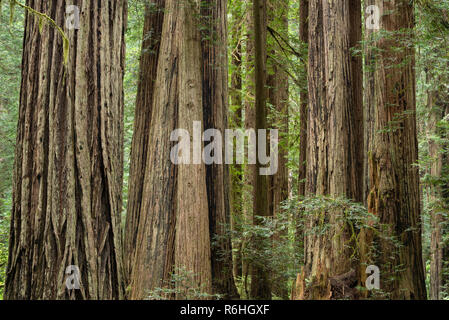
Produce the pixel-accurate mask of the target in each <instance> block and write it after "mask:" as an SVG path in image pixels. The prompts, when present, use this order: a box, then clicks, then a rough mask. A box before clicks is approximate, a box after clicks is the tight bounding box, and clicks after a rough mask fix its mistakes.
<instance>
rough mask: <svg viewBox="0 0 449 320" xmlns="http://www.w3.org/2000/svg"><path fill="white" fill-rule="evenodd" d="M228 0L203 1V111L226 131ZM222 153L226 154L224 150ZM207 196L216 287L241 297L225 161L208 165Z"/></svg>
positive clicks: (209, 123) (209, 124)
mask: <svg viewBox="0 0 449 320" xmlns="http://www.w3.org/2000/svg"><path fill="white" fill-rule="evenodd" d="M226 14H227V5H226V0H209V1H206V2H205V3H204V4H203V5H202V9H201V17H202V19H203V21H202V24H204V26H203V32H202V39H203V41H202V57H203V59H202V61H203V78H202V79H203V80H202V81H203V112H204V127H205V130H208V129H217V130H219V131H220V132H222V133H223V132H225V129H227V126H228V61H227V17H226ZM222 157H223V159H224V158H225V154H224V151H222ZM206 183H207V200H208V204H209V223H210V235H211V243H213V244H214V245H213V246H212V253H211V257H212V287H213V292H214V293H215V294H220V295H223V296H224V298H225V299H230V298H237V297H238V293H237V288H236V286H235V283H234V277H233V273H232V246H231V238H230V237H229V236H228V235H227V232H226V228H227V227H226V226H228V225H229V223H230V215H231V212H230V197H229V186H230V176H229V168H228V166H226V165H223V164H212V165H208V166H207V167H206Z"/></svg>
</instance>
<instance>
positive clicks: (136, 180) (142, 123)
mask: <svg viewBox="0 0 449 320" xmlns="http://www.w3.org/2000/svg"><path fill="white" fill-rule="evenodd" d="M164 8H165V0H151V5H147V7H146V8H145V22H144V27H143V39H144V40H143V42H142V53H141V57H140V73H139V83H138V88H137V101H136V111H135V117H134V133H133V141H132V146H131V157H130V159H131V165H130V174H129V182H128V184H129V192H128V209H127V215H126V227H125V240H124V261H125V264H124V266H125V275H126V282H127V284H128V282H129V277H130V275H131V269H132V266H133V258H134V255H135V249H136V247H137V242H136V241H137V232H136V230H137V224H138V223H139V217H140V212H141V204H142V197H143V184H144V179H142V177H144V176H145V175H146V169H147V166H146V160H147V156H148V147H149V146H148V140H149V134H150V123H151V107H152V104H153V96H154V84H155V79H156V72H157V63H158V59H159V48H160V44H161V33H162V24H163V22H164Z"/></svg>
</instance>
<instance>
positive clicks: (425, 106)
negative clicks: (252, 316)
mask: <svg viewBox="0 0 449 320" xmlns="http://www.w3.org/2000/svg"><path fill="white" fill-rule="evenodd" d="M251 5H252V2H250V1H245V0H229V1H228V12H227V17H228V35H227V36H228V48H227V51H228V64H229V68H228V78H229V88H230V89H229V95H230V104H229V123H230V124H229V125H230V126H231V127H241V126H242V124H241V123H240V124H239V123H238V122H239V119H240V122H241V113H242V108H244V104H245V103H248V101H250V102H249V103H252V102H253V99H254V96H253V92H252V90H253V88H252V86H253V84H252V82H251V73H252V71H250V70H251V67H248V65H249V63H250V59H252V54H251V55H248V54H247V50H248V41H247V37H248V30H249V28H250V25H249V24H248V15H249V12H250V11H251V10H252V9H251ZM0 6H1V8H0V9H1V15H0V299H1V298H2V297H3V291H4V286H5V277H6V275H5V272H6V268H7V260H8V239H9V231H10V217H11V207H12V188H13V184H12V177H13V168H14V154H15V146H16V132H17V121H18V110H19V96H20V81H21V62H22V45H23V31H24V15H25V14H24V12H23V10H22V9H19V8H17V9H16V11H15V14H14V16H13V19H12V21H10V16H9V14H8V9H9V8H8V7H9V4H8V3H7V2H6V1H3V2H2V3H1V4H0ZM268 6H269V8H268V12H269V13H273V15H274V17H271V18H270V19H269V23H268V29H267V48H268V49H267V51H268V53H267V55H268V60H267V65H268V67H267V70H268V78H269V79H270V76H272V77H271V80H272V81H276V76H278V75H279V72H281V73H282V74H283V75H284V76H285V81H286V82H285V83H284V85H285V86H286V87H288V91H287V94H288V96H287V97H286V98H287V99H286V102H287V104H286V105H287V108H288V112H285V111H286V110H285V109H284V110H282V109H281V110H279V109H278V108H277V107H278V106H276V105H273V104H271V103H270V102H269V103H268V110H269V115H268V118H267V119H268V122H269V123H270V124H272V125H273V126H276V127H277V128H280V129H281V142H280V150H281V152H280V154H281V159H285V167H286V168H287V170H288V171H287V172H288V174H287V175H286V176H287V177H288V181H287V184H288V185H287V186H286V187H287V188H285V187H284V189H286V190H285V192H286V193H287V194H286V195H285V197H283V199H282V201H280V205H279V206H278V207H277V208H275V209H273V208H271V210H272V211H273V210H274V211H276V213H277V214H275V216H276V217H275V218H272V219H271V218H270V219H266V220H264V221H263V222H262V223H261V224H260V225H257V224H255V225H253V224H252V223H250V222H249V221H246V220H245V219H246V218H245V214H246V217H248V215H247V212H248V210H249V211H251V210H252V202H251V200H248V199H250V198H251V194H252V189H251V183H248V181H243V180H244V176H245V168H244V167H242V166H238V165H233V166H231V167H230V174H231V176H232V189H231V190H232V191H231V193H232V194H231V208H232V210H231V211H232V214H233V219H232V224H233V225H231V224H230V225H229V226H227V227H228V228H227V233H225V234H223V235H221V236H225V237H230V238H231V239H232V244H233V248H234V251H233V259H234V265H233V270H232V271H231V270H228V271H227V272H232V273H233V276H234V280H235V284H236V288H237V289H238V293H239V296H240V298H243V299H244V298H249V297H250V296H251V293H250V292H249V291H250V290H249V287H250V286H249V284H248V281H250V279H248V278H249V275H248V272H247V270H245V262H242V259H244V261H245V259H246V261H247V263H250V264H251V263H253V264H257V265H263V266H264V268H266V270H265V271H266V272H269V273H271V274H272V277H273V278H272V284H273V288H272V290H271V291H272V296H273V298H275V299H289V298H292V292H293V293H294V292H295V288H293V287H295V285H296V282H295V280H296V278H297V275H298V274H300V273H301V267H302V265H303V260H304V251H303V249H300V248H302V245H303V244H302V240H300V237H298V232H302V231H301V230H302V228H304V227H305V223H304V222H298V220H296V218H295V217H297V216H299V215H300V212H303V211H310V212H314V211H316V210H320V208H321V209H323V208H328V206H331V207H332V206H333V205H334V206H342V207H351V210H352V214H353V216H354V217H355V218H354V221H356V220H357V221H362V220H364V219H369V217H368V216H369V213H368V212H367V210H366V208H365V207H364V206H363V205H361V204H359V205H357V204H354V203H352V202H349V201H347V200H345V199H331V200H330V199H328V198H325V197H324V198H314V199H303V198H302V196H303V194H302V195H300V194H299V192H300V190H301V184H302V183H304V181H303V179H304V178H305V176H303V175H302V174H303V171H304V170H303V169H304V167H303V163H302V161H303V158H301V151H300V150H301V130H302V129H303V125H304V123H303V121H304V119H301V108H302V107H303V103H304V101H303V99H302V97H301V96H302V95H303V94H304V92H307V88H308V81H307V74H306V73H305V72H304V70H305V61H307V44H306V43H304V42H302V41H301V37H300V26H301V23H302V21H301V19H300V1H296V0H291V1H275V4H273V3H271V2H270V3H269V4H268ZM364 7H365V6H364V5H363V6H362V8H364ZM414 7H415V19H416V26H415V29H414V33H415V34H414V45H415V50H416V55H415V58H416V64H415V65H416V115H417V130H418V145H419V161H418V162H417V163H416V164H415V165H416V166H417V167H419V173H420V175H419V178H420V192H421V208H422V251H423V263H424V266H425V272H426V273H425V280H426V287H427V292H428V294H430V292H432V290H431V260H432V237H433V236H435V234H434V233H435V230H436V229H438V230H439V232H440V233H441V247H443V248H444V250H443V264H442V266H443V271H441V277H442V278H443V281H442V286H441V287H439V289H438V290H439V291H440V292H439V294H438V298H440V299H449V265H448V264H449V259H448V258H449V247H448V245H449V232H448V230H449V225H448V223H447V222H448V221H449V220H448V219H449V155H448V153H449V147H448V146H449V118H448V117H449V114H448V113H447V112H446V116H445V117H440V118H439V119H438V118H435V117H436V116H435V108H440V107H442V106H444V107H445V108H446V109H444V108H443V110H446V111H447V110H449V109H448V107H447V106H449V94H448V92H449V72H448V70H449V46H448V43H449V2H448V1H438V0H427V1H415V6H414ZM362 17H363V19H362V21H363V22H364V21H365V19H364V18H365V13H363V15H362ZM144 18H145V4H144V1H140V0H129V1H128V23H127V29H126V69H125V70H126V72H125V77H124V118H123V119H124V183H123V206H122V208H123V209H122V227H123V228H125V222H126V208H127V201H128V179H129V174H130V155H131V145H132V140H133V129H134V122H135V121H134V120H135V118H134V117H135V106H136V98H137V88H138V80H139V63H140V57H141V55H142V52H141V50H142V49H141V48H142V40H143V39H142V30H143V27H144ZM362 25H364V23H362ZM367 34H368V32H367V31H366V30H364V40H362V41H361V42H360V43H359V45H357V46H356V47H355V48H353V52H352V54H353V55H354V56H359V57H363V58H364V62H365V64H364V72H365V74H369V73H370V72H372V70H370V66H369V64H368V63H367V59H368V58H367V56H368V55H369V53H368V52H369V48H370V47H371V46H373V44H372V43H371V42H370V41H372V40H369V39H368V38H367ZM146 36H148V37H151V35H150V34H147V35H146ZM407 45H410V46H411V44H407ZM248 57H249V58H248ZM279 70H281V71H279ZM236 75H238V77H237V78H236ZM273 76H274V77H273ZM365 78H367V77H365ZM273 79H274V80H273ZM365 80H366V79H365ZM269 81H270V80H269ZM269 86H270V84H269ZM365 87H367V85H366V82H365ZM278 89H279V88H278ZM365 89H366V88H365ZM272 94H273V93H272ZM366 99H369V97H368V96H367V92H365V93H364V100H366ZM284 100H285V99H284ZM284 100H282V98H281V100H278V101H281V104H282V103H284V102H285V101H284ZM273 101H274V100H273V99H272V100H271V102H273ZM239 114H240V116H239ZM239 117H240V118H239ZM281 161H282V160H281ZM438 161H442V167H441V168H440V170H439V171H438V175H437V176H435V171H434V170H433V169H432V168H434V166H435V163H436V162H438ZM435 190H438V192H436V191H435ZM238 199H240V200H238ZM242 199H243V200H242ZM330 202H331V203H330ZM245 206H246V207H245ZM323 210H327V209H323ZM239 213H240V214H239ZM243 213H245V214H243ZM230 223H231V222H230ZM236 225H237V226H238V227H236ZM250 235H251V236H258V237H259V238H261V239H264V240H263V241H268V242H269V243H270V244H269V245H267V244H264V245H262V246H261V247H263V250H258V249H260V248H253V247H251V246H250V245H249V244H248V242H249V241H248V239H249V238H250V237H251V236H250ZM216 240H217V241H220V239H216ZM435 241H436V240H435ZM298 242H299V243H298ZM245 246H249V247H245ZM239 259H240V260H239ZM236 260H237V261H238V262H237V263H236V262H235V261H236ZM242 265H243V268H242ZM245 272H246V274H245ZM170 294H173V292H170V291H164V289H160V290H156V291H154V292H151V294H150V298H155V299H156V298H161V297H165V296H166V295H170ZM434 294H435V293H434ZM429 297H430V296H429ZM433 297H435V296H433ZM190 298H204V297H203V296H201V295H200V296H193V297H190Z"/></svg>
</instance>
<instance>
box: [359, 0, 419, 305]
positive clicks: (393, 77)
mask: <svg viewBox="0 0 449 320" xmlns="http://www.w3.org/2000/svg"><path fill="white" fill-rule="evenodd" d="M375 5H377V6H378V7H379V9H380V12H381V13H383V15H382V17H381V20H380V29H381V30H382V31H383V32H384V33H383V34H382V36H381V37H380V38H379V39H378V41H377V42H376V49H377V50H376V52H378V54H377V55H376V59H375V60H376V71H375V76H374V82H375V88H376V94H375V101H376V109H375V110H374V114H375V125H374V142H373V150H372V153H371V155H370V159H369V161H370V162H369V166H370V194H369V196H368V209H369V211H370V212H371V213H372V214H374V215H376V216H377V217H378V220H379V226H380V228H381V232H382V237H380V239H379V240H378V251H379V257H378V259H377V260H378V261H377V263H378V267H379V268H380V269H381V286H382V287H381V289H382V290H383V291H384V292H386V293H388V294H389V297H390V298H391V299H426V288H425V282H424V266H423V261H422V245H421V220H420V215H421V206H420V192H419V172H418V167H417V166H416V163H417V160H418V142H417V133H416V114H415V111H416V97H415V68H414V66H415V57H414V48H413V43H412V42H413V28H414V10H413V2H410V1H408V0H394V1H382V0H376V2H375ZM392 240H394V241H392ZM398 242H399V245H398Z"/></svg>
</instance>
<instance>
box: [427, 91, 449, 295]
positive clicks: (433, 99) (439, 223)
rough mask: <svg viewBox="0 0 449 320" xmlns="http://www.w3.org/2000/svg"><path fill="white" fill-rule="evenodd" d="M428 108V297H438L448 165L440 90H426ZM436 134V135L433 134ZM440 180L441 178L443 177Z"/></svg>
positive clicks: (444, 107)
mask: <svg viewBox="0 0 449 320" xmlns="http://www.w3.org/2000/svg"><path fill="white" fill-rule="evenodd" d="M427 106H428V108H429V113H430V117H429V123H428V128H427V130H428V135H429V138H428V140H429V157H430V158H431V159H432V163H431V167H430V175H431V177H432V184H431V186H430V199H429V200H430V201H429V202H430V206H431V228H432V233H431V243H430V299H432V300H441V299H442V293H443V289H444V285H445V281H444V280H445V279H444V271H445V270H444V269H445V268H444V267H445V251H447V247H446V246H445V243H444V241H443V234H444V233H445V231H446V228H445V227H444V226H445V224H446V221H445V220H446V219H447V211H448V207H449V202H448V201H447V200H448V199H446V198H445V195H444V192H443V189H444V187H445V186H444V184H443V183H442V177H443V176H444V167H445V166H446V167H447V166H448V164H449V163H448V155H447V152H444V151H442V150H447V145H442V143H441V142H439V138H440V137H441V133H442V132H441V129H440V128H438V123H439V122H440V121H441V120H442V119H443V118H444V117H445V116H446V115H447V114H449V105H448V104H446V105H445V104H444V103H442V102H441V94H440V93H439V92H434V90H430V91H429V93H428V104H427ZM436 137H438V138H436ZM443 181H444V180H443Z"/></svg>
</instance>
